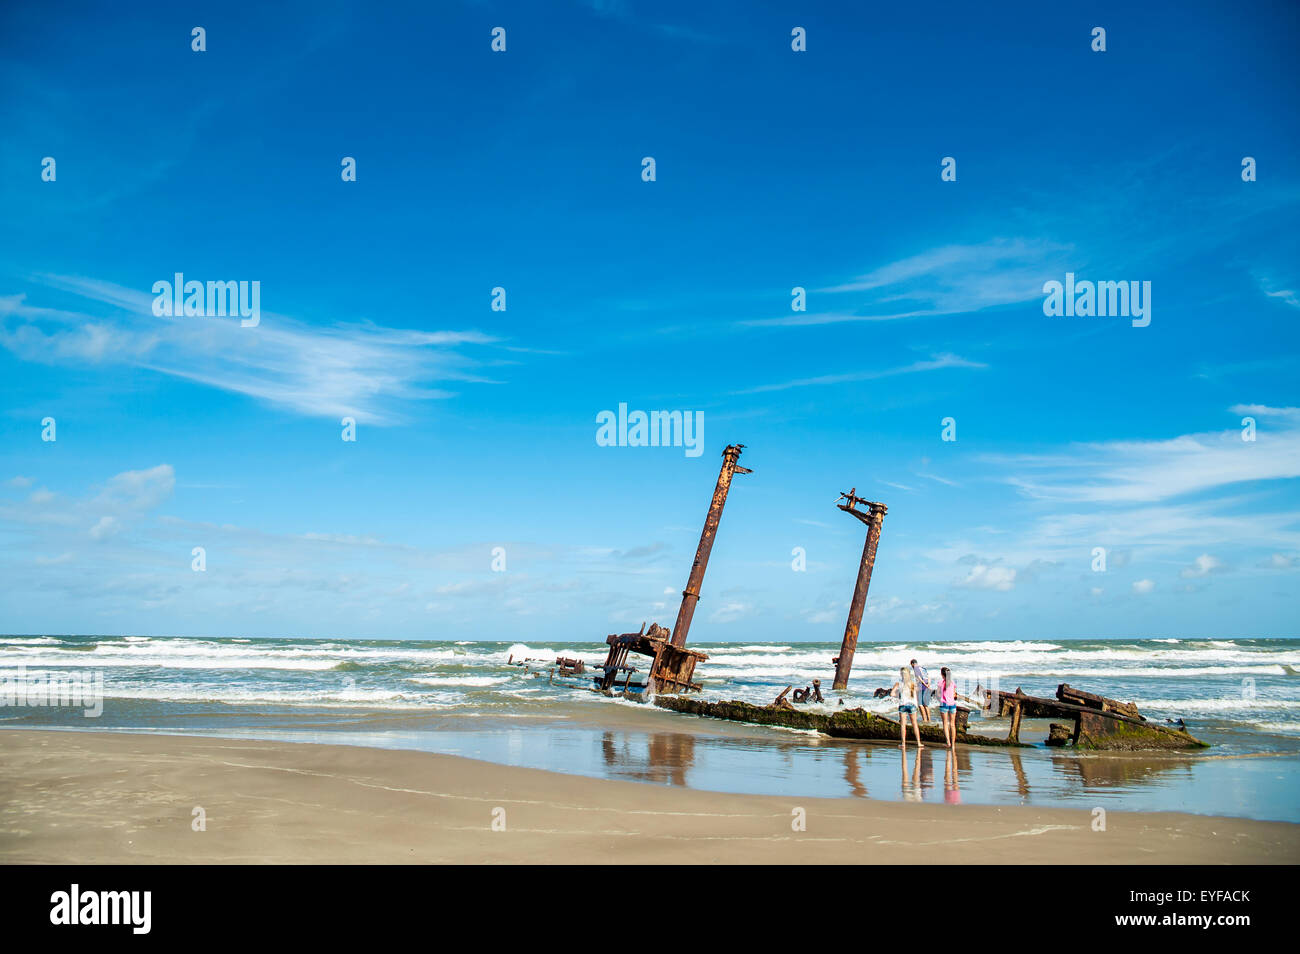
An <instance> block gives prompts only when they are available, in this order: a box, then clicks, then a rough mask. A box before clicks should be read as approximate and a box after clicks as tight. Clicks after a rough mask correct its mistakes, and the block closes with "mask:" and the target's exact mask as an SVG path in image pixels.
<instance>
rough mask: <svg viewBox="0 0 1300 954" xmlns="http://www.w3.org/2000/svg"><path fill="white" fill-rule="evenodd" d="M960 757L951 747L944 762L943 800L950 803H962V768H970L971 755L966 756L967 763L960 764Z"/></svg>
mask: <svg viewBox="0 0 1300 954" xmlns="http://www.w3.org/2000/svg"><path fill="white" fill-rule="evenodd" d="M960 761H961V759H960V757H959V756H958V755H957V752H956V751H955V750H954V749H949V750H948V751H947V754H946V755H945V756H944V762H943V800H944V802H945V803H946V804H948V805H960V804H961V768H965V769H967V770H969V769H970V756H969V755H967V756H966V765H965V766H960Z"/></svg>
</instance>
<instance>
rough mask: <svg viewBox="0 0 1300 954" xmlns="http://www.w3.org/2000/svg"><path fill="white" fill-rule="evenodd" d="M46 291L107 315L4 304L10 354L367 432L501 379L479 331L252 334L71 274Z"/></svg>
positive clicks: (298, 329)
mask: <svg viewBox="0 0 1300 954" xmlns="http://www.w3.org/2000/svg"><path fill="white" fill-rule="evenodd" d="M39 280H40V281H41V282H42V283H43V284H44V285H46V286H48V287H50V288H53V289H57V290H59V291H64V292H70V293H72V294H74V295H77V296H79V297H82V298H86V299H89V300H91V301H94V302H98V303H100V304H101V305H106V306H108V312H109V313H108V314H104V315H100V314H89V313H84V312H78V311H67V310H61V309H54V308H46V307H37V306H34V305H31V304H29V303H28V302H27V296H26V295H25V294H19V295H11V296H7V297H0V346H2V347H4V348H6V349H8V350H9V351H11V352H12V353H13V354H15V355H16V356H18V357H20V358H22V359H24V360H27V361H35V362H42V363H49V364H72V365H90V366H105V365H120V364H126V365H131V366H134V367H139V368H146V369H149V370H152V371H156V372H158V373H161V374H166V375H170V376H172V377H177V378H183V379H185V380H189V381H193V382H196V383H199V384H203V385H206V386H209V387H213V388H217V389H220V390H223V391H231V392H235V393H238V394H244V395H247V396H249V397H252V398H255V399H257V400H260V401H264V402H266V403H268V404H271V405H274V406H276V407H280V408H284V409H286V410H289V411H292V412H294V413H298V414H303V415H307V416H313V417H329V418H334V419H338V418H340V417H343V416H352V417H355V418H356V419H357V420H358V421H360V422H365V423H369V424H380V425H382V424H393V423H398V422H400V421H401V420H403V419H404V417H405V416H406V414H407V411H408V409H409V408H410V406H411V405H412V403H413V402H417V401H423V400H430V399H437V398H447V397H451V396H453V394H454V392H452V391H449V390H446V389H445V388H443V387H438V386H435V385H436V384H446V383H447V382H458V383H477V384H483V383H496V382H494V381H493V380H492V379H490V378H487V377H484V376H483V375H482V374H480V373H479V371H480V369H481V368H483V367H484V366H485V365H486V364H487V362H486V361H484V360H482V359H478V358H475V357H473V356H471V354H469V353H468V352H469V351H470V350H471V349H472V348H474V347H476V346H487V345H494V344H496V343H497V342H498V339H497V338H494V337H492V336H490V335H486V334H483V333H481V332H478V331H472V330H471V331H419V330H412V329H399V328H389V327H384V326H381V325H377V324H373V323H367V322H360V323H339V324H335V325H331V326H328V327H316V326H312V325H308V324H306V323H304V322H301V321H298V320H296V319H293V318H289V317H286V316H284V315H281V314H278V313H272V312H263V314H262V322H261V324H259V325H258V326H256V327H250V328H244V327H241V326H240V323H239V321H238V320H237V319H224V318H159V317H156V316H154V314H153V311H152V305H153V300H154V296H153V295H152V294H151V293H149V292H145V291H141V290H139V289H132V288H125V287H122V286H119V285H114V284H112V283H109V282H102V281H96V280H93V279H86V278H78V277H69V276H41V278H40V279H39Z"/></svg>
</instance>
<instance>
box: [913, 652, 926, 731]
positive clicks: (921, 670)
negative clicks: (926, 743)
mask: <svg viewBox="0 0 1300 954" xmlns="http://www.w3.org/2000/svg"><path fill="white" fill-rule="evenodd" d="M912 678H913V679H915V680H916V698H917V708H918V709H920V710H921V721H922V722H929V721H930V674H929V673H928V672H926V671H925V667H924V666H920V665H917V662H916V660H915V659H913V660H912Z"/></svg>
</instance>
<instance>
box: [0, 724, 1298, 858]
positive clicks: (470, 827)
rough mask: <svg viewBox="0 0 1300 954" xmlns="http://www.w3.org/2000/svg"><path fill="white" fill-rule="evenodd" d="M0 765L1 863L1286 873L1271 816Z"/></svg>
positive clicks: (23, 741)
mask: <svg viewBox="0 0 1300 954" xmlns="http://www.w3.org/2000/svg"><path fill="white" fill-rule="evenodd" d="M0 757H2V758H3V761H4V765H5V772H4V775H3V778H0V861H3V862H5V863H74V864H79V863H109V862H115V863H149V862H157V863H168V864H211V863H218V864H220V863H262V862H266V863H338V862H344V863H349V862H350V863H393V862H412V863H429V862H467V863H481V862H488V863H511V862H518V863H560V864H581V863H618V864H627V863H634V864H635V863H641V864H645V863H649V864H653V863H674V864H678V863H684V862H685V863H716V862H726V863H751V862H757V863H791V862H794V863H808V862H822V863H859V864H883V863H890V864H897V863H900V862H903V863H907V862H913V861H921V860H923V859H926V858H930V857H932V858H933V860H935V861H939V860H942V861H944V862H946V863H952V864H966V863H980V862H985V863H996V864H1035V863H1051V862H1060V861H1062V860H1063V859H1068V860H1069V861H1070V862H1071V863H1076V864H1078V863H1084V864H1163V865H1167V864H1191V863H1220V864H1243V863H1286V864H1294V863H1296V862H1297V861H1300V826H1297V825H1292V824H1287V823H1281V822H1260V821H1252V820H1248V819H1238V818H1216V817H1209V816H1197V815H1187V814H1178V813H1165V812H1158V813H1151V812H1146V813H1125V812H1116V811H1111V812H1109V813H1108V814H1107V818H1106V830H1105V831H1094V830H1093V817H1092V814H1091V812H1088V811H1080V810H1075V809H1062V808H1035V807H1028V806H1005V807H993V806H974V805H969V806H967V805H932V804H902V803H891V802H879V801H872V800H868V799H847V798H843V799H807V798H802V799H790V798H779V797H769V796H756V795H733V794H723V793H716V792H706V791H696V790H691V789H683V788H678V787H670V786H660V785H651V784H640V783H635V782H618V781H608V780H603V779H592V778H583V777H578V776H570V775H562V774H557V773H552V772H544V771H537V770H533V769H524V768H513V767H509V766H502V765H496V764H491V763H487V762H480V761H475V760H472V759H465V758H460V757H456V756H447V755H436V754H429V753H424V752H409V751H389V750H384V749H375V748H361V747H354V746H345V745H311V744H300V743H279V742H266V741H229V740H223V739H214V738H191V737H180V736H156V735H154V736H150V735H139V734H125V733H104V732H61V731H40V730H35V731H33V730H7V731H3V732H0ZM200 808H201V809H202V817H203V818H204V820H205V822H206V830H204V831H196V830H194V828H195V826H196V825H197V821H196V818H197V817H198V815H197V814H196V809H200ZM797 810H802V813H803V817H804V818H805V819H806V828H805V830H803V831H796V830H794V822H795V819H796V812H797ZM494 822H495V827H494ZM918 849H933V850H934V854H933V856H931V855H930V854H929V853H928V852H926V851H923V850H918Z"/></svg>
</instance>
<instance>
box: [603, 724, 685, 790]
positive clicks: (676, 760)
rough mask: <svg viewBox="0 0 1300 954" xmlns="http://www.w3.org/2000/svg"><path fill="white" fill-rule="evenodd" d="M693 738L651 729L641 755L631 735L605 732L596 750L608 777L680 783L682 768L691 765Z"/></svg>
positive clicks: (639, 748)
mask: <svg viewBox="0 0 1300 954" xmlns="http://www.w3.org/2000/svg"><path fill="white" fill-rule="evenodd" d="M695 741H696V740H695V736H693V735H687V734H686V733H683V732H652V733H650V734H649V736H648V737H647V739H646V744H645V748H644V754H642V747H641V746H640V745H638V744H636V740H635V737H634V736H629V735H624V734H622V733H615V732H606V733H604V734H603V735H602V736H601V740H600V749H601V756H602V758H603V759H604V762H605V765H606V767H607V768H608V769H609V770H610V775H611V777H614V778H624V779H629V780H631V781H637V782H657V783H659V784H660V785H663V784H669V785H683V786H684V785H686V770H687V769H689V768H690V767H691V766H692V765H694V764H695Z"/></svg>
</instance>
